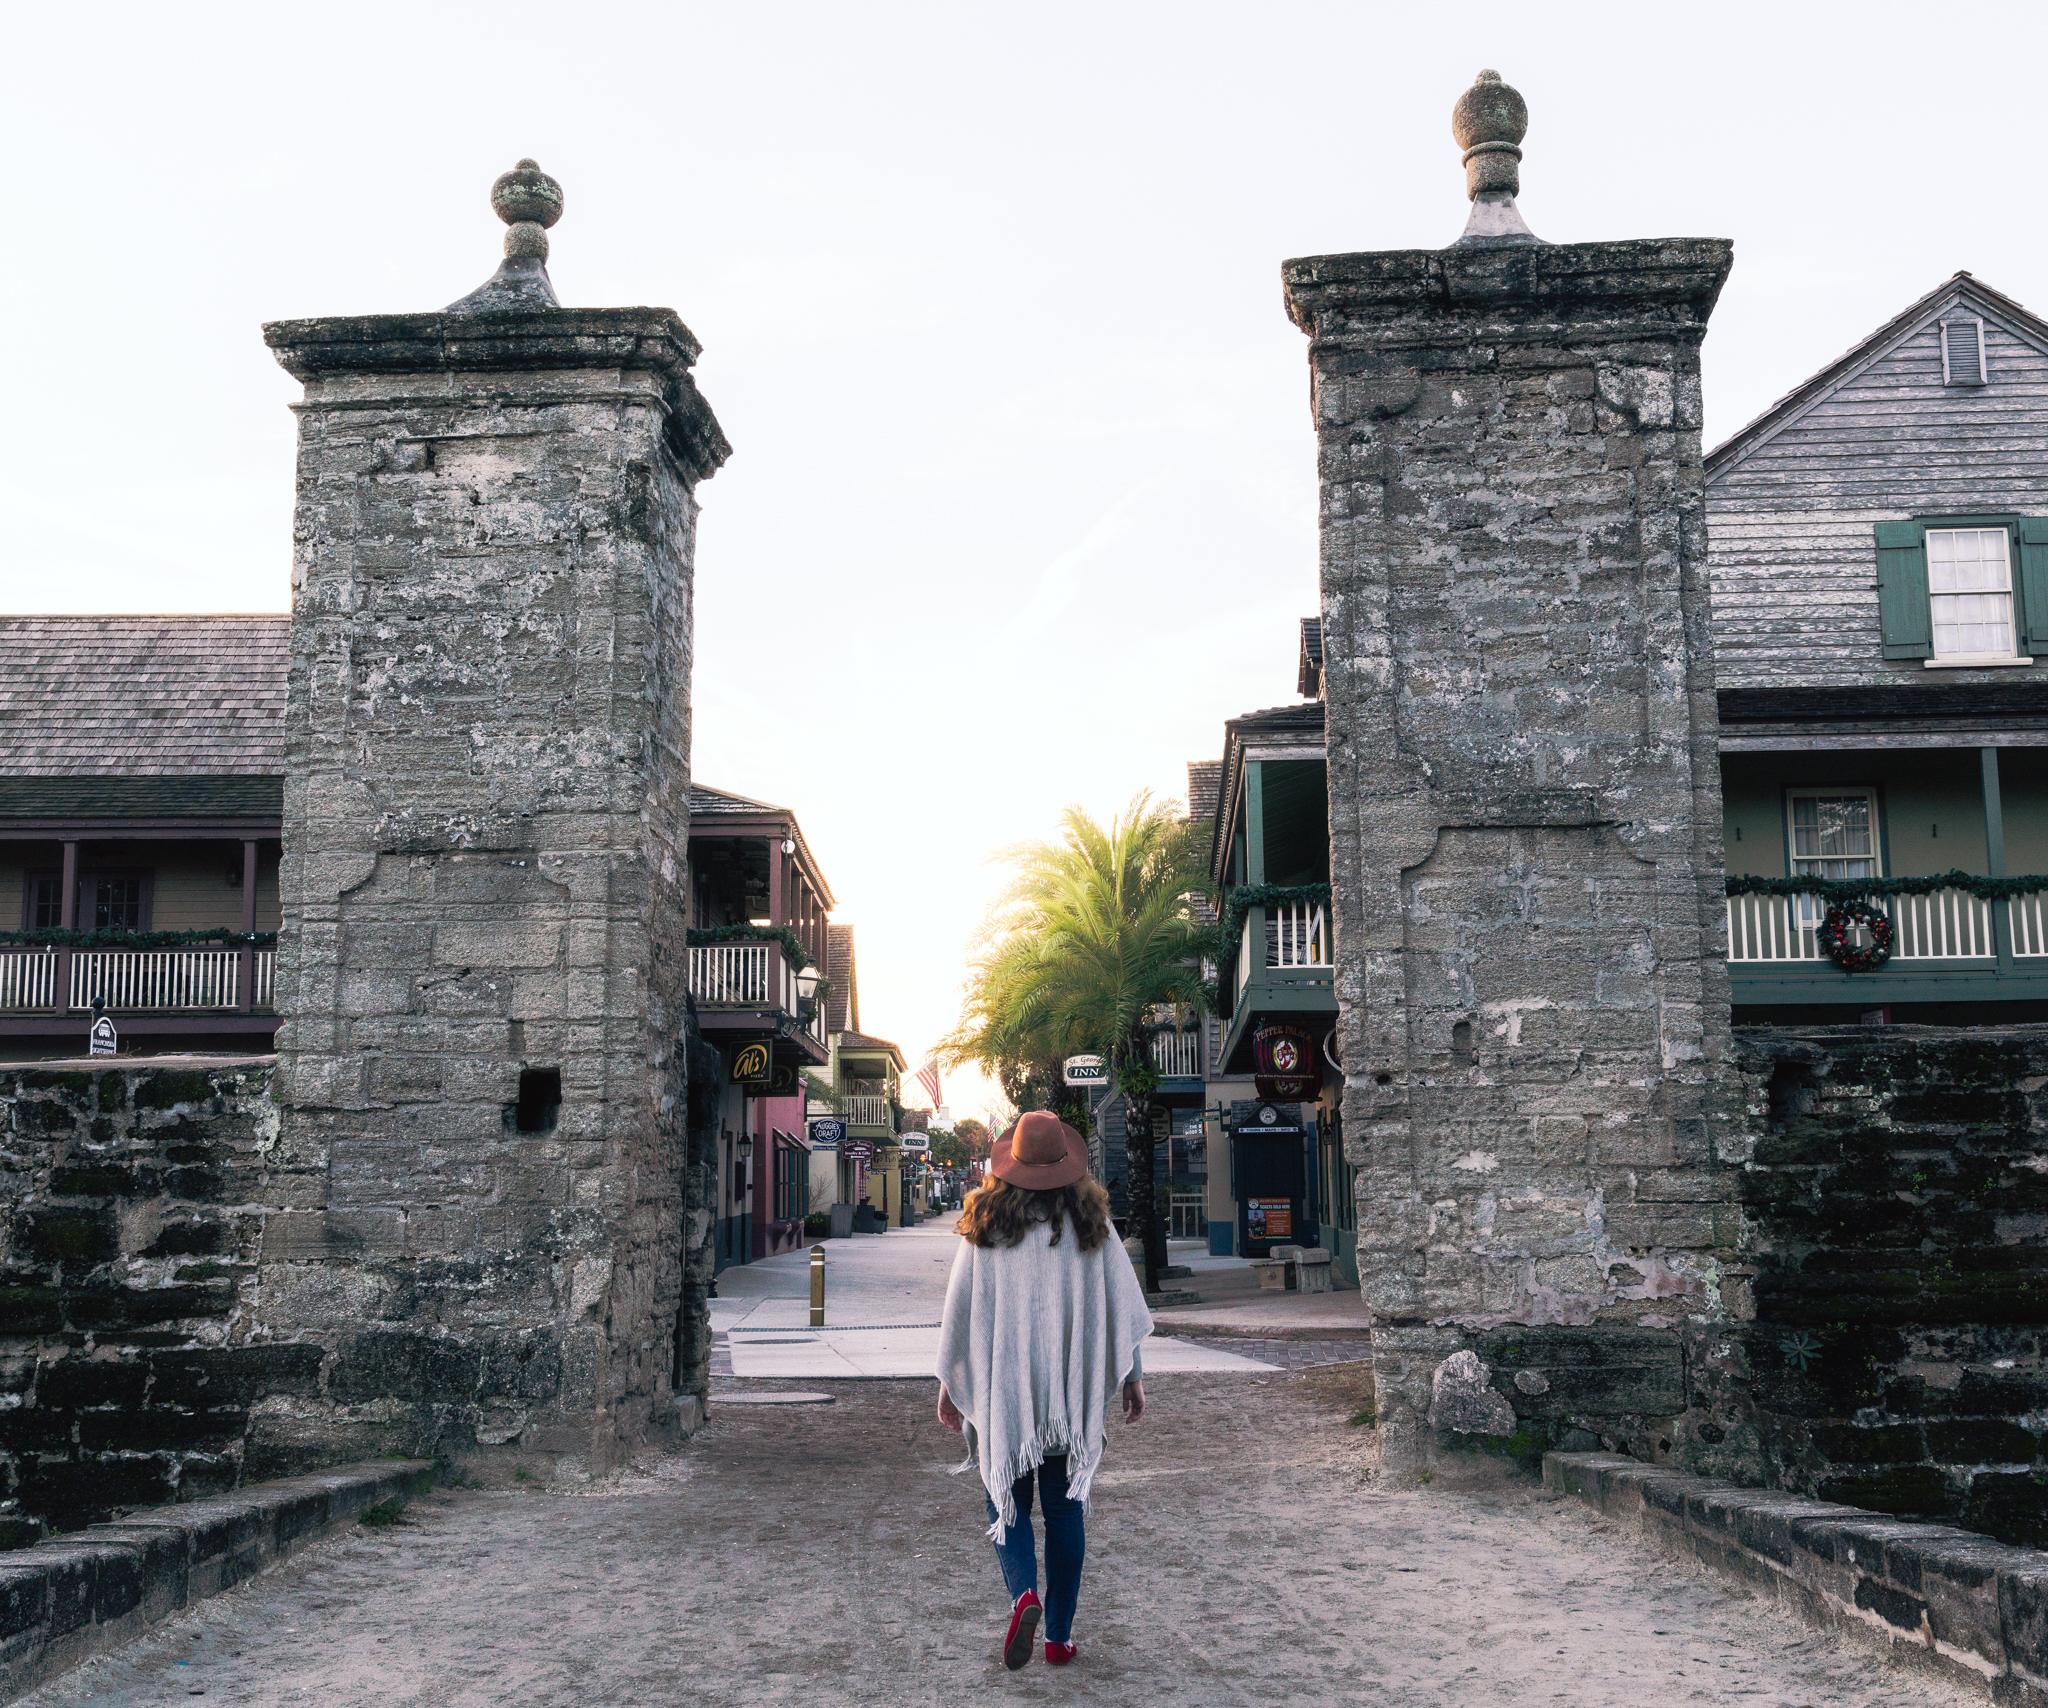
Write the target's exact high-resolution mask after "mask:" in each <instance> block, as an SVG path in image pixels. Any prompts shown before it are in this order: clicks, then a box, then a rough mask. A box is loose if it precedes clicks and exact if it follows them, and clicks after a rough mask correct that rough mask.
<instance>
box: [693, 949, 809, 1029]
mask: <svg viewBox="0 0 2048 1708" xmlns="http://www.w3.org/2000/svg"><path fill="white" fill-rule="evenodd" d="M690 994H691V995H692V996H693V997H695V998H696V999H697V1005H698V1007H700V1008H779V1009H781V1010H782V1012H783V1013H785V1014H800V1013H801V1012H802V1007H801V1004H800V1003H799V1001H798V999H797V993H796V974H795V973H793V972H792V971H790V967H789V962H788V961H787V960H786V959H784V957H783V953H782V946H781V945H780V944H779V943H712V944H707V945H705V946H703V947H701V948H695V949H692V950H691V951H690ZM823 1006H824V1005H823V1004H822V1003H816V1004H813V1007H812V1013H811V1015H810V1017H809V1018H808V1019H807V1020H805V1021H804V1022H803V1026H804V1030H805V1031H806V1032H808V1033H810V1035H811V1036H812V1037H813V1038H815V1039H817V1040H818V1042H819V1043H821V1044H822V1043H823V1042H824V1041H825V1017H824V1014H823V1013H822V1012H821V1010H822V1009H823Z"/></svg>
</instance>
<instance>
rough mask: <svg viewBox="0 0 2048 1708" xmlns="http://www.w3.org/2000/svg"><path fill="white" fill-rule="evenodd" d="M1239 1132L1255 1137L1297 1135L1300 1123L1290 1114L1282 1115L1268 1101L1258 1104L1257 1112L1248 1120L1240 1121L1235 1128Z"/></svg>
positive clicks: (1300, 1128)
mask: <svg viewBox="0 0 2048 1708" xmlns="http://www.w3.org/2000/svg"><path fill="white" fill-rule="evenodd" d="M1235 1130H1236V1131H1237V1132H1238V1133H1240V1134H1250V1135H1251V1136H1253V1137H1255V1138H1285V1137H1287V1136H1288V1135H1289V1134H1293V1135H1296V1136H1299V1134H1300V1133H1301V1131H1302V1127H1301V1123H1300V1122H1299V1121H1298V1120H1296V1119H1295V1118H1294V1116H1292V1115H1287V1116H1284V1117H1283V1116H1282V1114H1281V1112H1280V1111H1279V1110H1278V1109H1275V1108H1274V1107H1273V1105H1272V1104H1270V1103H1262V1104H1260V1105H1259V1112H1258V1114H1256V1115H1254V1116H1253V1117H1252V1118H1251V1119H1250V1120H1248V1121H1240V1122H1239V1123H1238V1124H1237V1127H1236V1129H1235Z"/></svg>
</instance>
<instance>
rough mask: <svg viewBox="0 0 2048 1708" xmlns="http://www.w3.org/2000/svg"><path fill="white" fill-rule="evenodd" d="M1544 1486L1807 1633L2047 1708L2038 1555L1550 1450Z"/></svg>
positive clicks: (2045, 1566) (1611, 1458) (1612, 1457)
mask: <svg viewBox="0 0 2048 1708" xmlns="http://www.w3.org/2000/svg"><path fill="white" fill-rule="evenodd" d="M1543 1486H1544V1487H1545V1488H1546V1489H1548V1490H1549V1491H1550V1492H1551V1493H1553V1494H1559V1495H1571V1496H1574V1497H1575V1498H1577V1499H1579V1500H1581V1501H1584V1502H1585V1503H1586V1504H1587V1505H1588V1506H1590V1507H1592V1508H1593V1509H1594V1510H1595V1511H1597V1512H1599V1513H1600V1514H1601V1515H1602V1516H1603V1517H1606V1518H1609V1519H1612V1520H1613V1521H1614V1522H1615V1523H1616V1524H1618V1525H1620V1526H1621V1527H1622V1528H1623V1529H1625V1530H1629V1531H1631V1532H1633V1533H1634V1534H1635V1535H1636V1536H1638V1537H1640V1538H1641V1539H1642V1540H1644V1541H1646V1542H1649V1543H1652V1544H1653V1545H1655V1546H1657V1547H1659V1548H1661V1549H1663V1550H1664V1551H1665V1552H1666V1553H1669V1554H1676V1555H1679V1556H1681V1557H1682V1558H1686V1559H1690V1560H1695V1561H1697V1562H1698V1563H1699V1564H1701V1565H1703V1566H1705V1567H1707V1568H1708V1569H1709V1570H1710V1571H1712V1572H1714V1573H1716V1574H1717V1575H1719V1576H1722V1577H1725V1578H1729V1579H1732V1580H1734V1581H1735V1582H1737V1583H1740V1584H1741V1585H1742V1586H1743V1587H1744V1588H1746V1589H1748V1590H1750V1591H1752V1592H1753V1593H1755V1594H1758V1595H1765V1596H1770V1597H1772V1598H1774V1599H1775V1600H1776V1601H1777V1602H1778V1603H1779V1604H1780V1605H1781V1606H1783V1607H1784V1608H1786V1609H1787V1611H1789V1612H1793V1613H1796V1614H1798V1615H1799V1616H1800V1617H1802V1618H1804V1619H1806V1620H1808V1621H1810V1622H1811V1623H1813V1624H1816V1625H1824V1626H1829V1627H1832V1628H1834V1629H1837V1630H1846V1631H1851V1632H1855V1633H1858V1634H1861V1635H1863V1636H1866V1637H1875V1638H1878V1639H1880V1640H1882V1641H1883V1642H1884V1643H1885V1644H1887V1645H1888V1646H1889V1648H1890V1650H1891V1652H1892V1654H1893V1655H1894V1656H1895V1657H1897V1658H1899V1659H1902V1660H1911V1661H1915V1662H1918V1663H1920V1664H1921V1665H1923V1666H1925V1667H1926V1668H1927V1669H1928V1670H1931V1671H1933V1672H1936V1673H1938V1674H1940V1675H1942V1676H1943V1677H1945V1678H1947V1679H1948V1680H1949V1682H1951V1683H1953V1684H1961V1685H1964V1686H1966V1687H1968V1688H1969V1689H1971V1690H1972V1691H1973V1692H1975V1693H1976V1694H1979V1695H1981V1696H1983V1697H1984V1698H1985V1699H1987V1700H1989V1701H1992V1702H1997V1703H2002V1704H2004V1703H2011V1704H2024V1705H2026V1708H2048V1553H2043V1552H2042V1551H2040V1550H2039V1549H2035V1548H2009V1547H2007V1546H2005V1545H2004V1544H2003V1543H2000V1542H1994V1541H1992V1540H1991V1538H1990V1537H1988V1536H1979V1535H1976V1534H1975V1533H1973V1532H1971V1531H1968V1530H1958V1529H1955V1528H1954V1527H1953V1526H1951V1525H1946V1524H1932V1523H1920V1522H1917V1521H1914V1520H1911V1519H1901V1518H1893V1517H1889V1516H1887V1515H1886V1514H1884V1513H1880V1512H1865V1511H1863V1510H1861V1509H1860V1508H1858V1507H1853V1506H1836V1505H1834V1504H1832V1503H1831V1502H1828V1501H1821V1500H1807V1499H1804V1498H1802V1497H1800V1496H1797V1495H1787V1494H1781V1493H1777V1492H1775V1491H1772V1490H1768V1489H1750V1488H1743V1487H1741V1486H1740V1485H1739V1484H1735V1483H1724V1482H1718V1481H1716V1480H1715V1479H1713V1478H1711V1477H1695V1476H1691V1475H1689V1474H1687V1473H1685V1472H1683V1471H1670V1470H1666V1469H1664V1468H1663V1467H1661V1466H1658V1465H1646V1464H1644V1463H1643V1462H1642V1461H1641V1460H1639V1459H1629V1458H1624V1457H1621V1456H1619V1455H1616V1454H1611V1453H1546V1454H1544V1455H1543Z"/></svg>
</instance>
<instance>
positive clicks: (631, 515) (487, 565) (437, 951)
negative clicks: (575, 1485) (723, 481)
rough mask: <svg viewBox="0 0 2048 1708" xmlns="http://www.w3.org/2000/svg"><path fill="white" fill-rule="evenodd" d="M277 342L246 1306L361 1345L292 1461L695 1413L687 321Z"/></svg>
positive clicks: (661, 1426)
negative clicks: (268, 783)
mask: <svg viewBox="0 0 2048 1708" xmlns="http://www.w3.org/2000/svg"><path fill="white" fill-rule="evenodd" d="M265 336H266V338H267V339H268V341H269V343H270V345H271V347H272V348H273V350H274V351H275V352H276V353H277V355H278V358H279V360H280V361H281V362H282V363H283V364H284V366H285V367H286V368H287V369H288V370H290V372H292V373H293V374H294V375H295V376H296V377H298V378H299V379H301V380H302V381H304V383H305V400H304V402H303V403H301V404H300V405H299V406H298V416H299V476H298V495H299V496H298V509H297V514H296V521H295V530H294V538H295V549H294V555H293V614H292V643H291V670H290V679H289V687H288V696H287V714H286V763H287V768H288V777H287V783H286V793H285V828H284V851H285V852H284V865H283V876H282V886H283V907H284V918H285V923H284V928H283V932H282V935H281V939H280V944H279V956H278V985H277V990H278V1007H279V1010H280V1013H281V1014H282V1015H283V1016H284V1024H283V1026H282V1029H281V1031H280V1033H279V1039H278V1048H279V1052H280V1054H279V1068H278V1099H279V1102H280V1104H281V1105H282V1111H283V1119H282V1126H281V1132H280V1135H279V1139H278V1145H277V1151H276V1156H275V1158H274V1163H273V1175H272V1180H273V1191H274V1192H275V1193H276V1195H277V1197H278V1201H279V1205H280V1210H281V1213H280V1214H278V1215H276V1216H275V1217H273V1218H271V1220H270V1222H269V1224H268V1226H267V1227H266V1230H265V1233H264V1241H263V1250H262V1254H261V1260H262V1264H263V1269H264V1287H263V1292H262V1296H261V1304H260V1310H259V1314H260V1317H261V1320H262V1323H263V1325H264V1327H265V1328H266V1329H267V1330H268V1331H269V1332H272V1333H274V1334H278V1335H317V1336H319V1337H321V1338H322V1339H323V1341H325V1342H326V1343H327V1344H330V1345H332V1346H335V1347H337V1348H345V1349H346V1352H345V1356H344V1358H343V1364H342V1373H341V1374H340V1375H337V1376H336V1377H335V1378H334V1379H333V1380H331V1381H330V1383H329V1384H328V1386H327V1388H326V1389H325V1390H324V1392H323V1394H322V1396H321V1398H320V1400H319V1402H318V1403H317V1404H309V1405H307V1406H305V1407H303V1408H300V1410H299V1411H298V1412H297V1413H295V1414H294V1416H293V1417H292V1419H291V1425H290V1427H291V1429H292V1431H293V1432H294V1433H293V1439H294V1441H295V1442H296V1451H297V1452H298V1453H299V1454H300V1456H301V1457H302V1458H303V1460H304V1461H305V1462H306V1463H319V1462H332V1461H334V1460H337V1459H350V1458H362V1457H369V1456H372V1455H375V1454H377V1453H382V1452H396V1451H418V1450H422V1445H421V1444H422V1442H423V1441H424V1439H425V1438H426V1437H428V1436H431V1435H433V1434H434V1433H435V1431H436V1429H437V1427H438V1426H437V1425H436V1423H435V1421H434V1420H435V1418H436V1417H437V1416H439V1415H440V1410H441V1408H445V1407H448V1406H452V1405H460V1406H464V1407H468V1408H470V1409H471V1410H472V1411H473V1412H474V1413H475V1415H474V1417H473V1419H472V1421H471V1423H470V1425H469V1426H468V1435H469V1451H471V1452H472V1453H486V1452H488V1451H489V1450H490V1449H493V1448H497V1449H501V1450H504V1451H506V1452H512V1453H519V1454H524V1455H529V1456H531V1455H546V1456H547V1457H548V1458H550V1459H551V1460H552V1461H554V1462H555V1463H557V1464H560V1465H564V1466H567V1467H570V1468H572V1469H573V1468H583V1469H589V1470H602V1469H604V1468H605V1467H607V1466H609V1465H610V1464H612V1463H614V1462H615V1461H616V1459H617V1458H618V1457H619V1455H620V1454H622V1453H623V1452H627V1451H630V1450H631V1447H632V1446H633V1445H634V1444H635V1443H638V1442H640V1441H642V1440H644V1439H646V1438H648V1437H649V1436H650V1435H660V1434H663V1433H672V1432H674V1431H676V1430H678V1429H686V1428H688V1427H690V1426H691V1425H692V1424H693V1423H694V1422H695V1421H696V1420H697V1419H698V1418H699V1417H701V1394H702V1388H701V1381H702V1367H701V1361H693V1360H694V1359H695V1353H694V1349H695V1348H696V1347H697V1345H698V1343H699V1341H700V1340H701V1338H702V1337H701V1332H700V1330H701V1323H699V1322H698V1321H697V1320H696V1319H697V1318H699V1317H701V1315H702V1312H703V1294H704V1291H705V1289H704V1287H703V1286H702V1285H701V1283H700V1282H698V1281H697V1280H696V1279H695V1278H694V1276H695V1272H694V1269H693V1266H692V1263H691V1260H690V1256H689V1249H688V1247H687V1246H686V1238H701V1237H702V1231H703V1230H702V1229H701V1228H699V1227H698V1226H697V1219H696V1218H694V1217H693V1216H692V1214H691V1211H690V1203H689V1191H690V1180H689V1162H690V1159H689V1155H688V1135H687V1132H686V1117H687V1072H686V1063H685V1060H684V1053H683V1048H682V1035H683V1032H684V1030H685V1011H686V1008H687V996H686V989H687V956H688V952H687V949H686V947H685V938H686V926H687V922H688V905H687V894H686V890H687V884H688V863H687V860H686V859H685V845H686V841H687V837H688V830H689V826H688V809H687V799H688V784H689V745H690V728H689V716H690V710H689V707H690V665H691V647H692V630H691V595H692V579H691V578H692V561H693V554H694V542H695V524H696V513H697V506H696V499H695V496H694V492H695V487H696V485H697V483H698V482H699V481H700V480H702V479H704V478H706V477H707V476H709V475H710V474H711V473H712V472H713V471H715V470H716V468H717V467H718V465H719V463H720V462H721V461H722V460H723V459H724V457H725V455H726V454H727V450H728V447H727V446H726V443H725V440H724V437H723V435H722V434H721V433H720V432H719V429H718V425H717V422H716V421H715V420H714V419H713V418H712V416H711V412H710V410H709V409H708V407H707V406H706V405H705V403H704V401H703V399H702V398H701V397H700V396H699V395H698V393H697V391H696V388H695V386H694V384H693V382H692V380H691V378H690V373H689V369H690V366H691V364H692V363H693V361H694V360H695V358H696V355H697V350H698V346H697V343H696V340H695V339H694V338H693V337H692V336H691V335H690V333H689V331H688V329H687V328H686V327H684V326H683V324H682V322H681V321H680V320H678V319H677V318H676V316H675V315H674V314H673V313H671V312H669V311H668V310H665V309H574V310H563V309H553V308H544V307H543V308H536V309H531V310H523V309H522V310H517V311H514V310H509V309H508V310H505V311H503V312H497V313H492V314H488V315H481V316H479V315H471V314H464V313H448V314H429V315H387V316H376V317H369V318H363V319H349V320H323V321H306V322H293V323H285V324H279V325H273V326H270V327H267V328H266V329H265ZM693 1372H695V1374H693ZM679 1383H682V1384H685V1385H681V1386H679V1385H678V1384H679ZM690 1383H695V1384H697V1385H696V1386H695V1387H694V1388H693V1387H692V1386H689V1385H687V1384H690Z"/></svg>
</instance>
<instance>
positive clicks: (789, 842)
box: [782, 836, 796, 854]
mask: <svg viewBox="0 0 2048 1708" xmlns="http://www.w3.org/2000/svg"><path fill="white" fill-rule="evenodd" d="M782 851H783V853H785V854H794V853H795V852H796V841H795V839H794V838H793V837H788V836H785V837H784V838H783V839H782Z"/></svg>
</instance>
